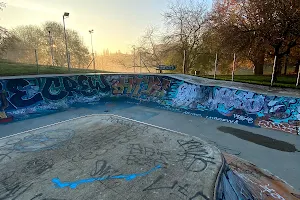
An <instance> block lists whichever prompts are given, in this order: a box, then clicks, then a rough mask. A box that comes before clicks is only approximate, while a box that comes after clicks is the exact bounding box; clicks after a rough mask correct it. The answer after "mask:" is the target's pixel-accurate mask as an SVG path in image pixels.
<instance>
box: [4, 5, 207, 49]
mask: <svg viewBox="0 0 300 200" xmlns="http://www.w3.org/2000/svg"><path fill="white" fill-rule="evenodd" d="M169 2H171V1H170V0H151V1H139V0H128V1H126V2H124V1H120V0H111V1H109V2H108V1H105V0H98V1H97V0H87V1H85V2H81V1H79V0H73V1H72V0H65V1H60V0H52V1H51V2H49V1H44V0H43V1H38V0H26V4H24V2H23V1H22V0H4V3H5V4H6V7H5V8H4V9H3V10H2V12H1V17H0V20H1V25H2V26H3V27H4V28H7V29H9V30H10V29H12V28H14V27H17V26H20V25H42V24H43V23H45V22H46V21H55V22H58V23H62V16H63V13H64V12H69V13H70V17H69V18H67V19H66V28H67V29H73V30H75V31H77V32H78V33H79V35H80V36H81V38H82V40H83V42H84V44H85V45H86V46H87V47H88V49H89V51H91V41H90V33H89V32H88V31H89V30H91V29H93V30H94V33H93V46H94V50H95V52H96V53H97V54H102V52H103V50H105V49H109V51H110V52H112V53H115V52H117V51H119V50H120V51H121V53H130V51H131V47H132V45H135V44H136V43H137V42H138V41H139V39H140V37H141V36H142V35H143V34H144V33H145V31H146V29H147V27H150V26H153V27H156V28H157V29H158V30H162V29H163V17H162V13H163V11H165V10H166V9H167V8H168V4H169ZM205 2H206V5H207V7H208V9H209V8H210V7H211V4H212V0H207V1H205ZM98 8H99V9H98ZM145 8H146V9H145ZM103 30H105V31H103Z"/></svg>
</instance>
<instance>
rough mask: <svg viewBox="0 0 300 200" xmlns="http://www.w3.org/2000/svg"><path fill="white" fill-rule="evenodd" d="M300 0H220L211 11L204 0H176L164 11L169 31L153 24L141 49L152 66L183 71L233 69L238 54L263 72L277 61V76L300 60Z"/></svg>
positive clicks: (239, 59)
mask: <svg viewBox="0 0 300 200" xmlns="http://www.w3.org/2000/svg"><path fill="white" fill-rule="evenodd" d="M299 14H300V3H299V1H298V0H276V1H274V0H264V1H261V0H215V1H214V3H213V6H212V8H211V9H210V10H208V9H207V5H206V4H205V2H204V1H199V0H189V1H184V0H177V1H176V2H173V3H171V4H170V6H169V8H168V10H166V11H165V12H164V14H163V16H164V24H165V29H166V31H165V32H164V33H162V34H157V35H155V29H154V28H150V29H148V30H147V31H146V34H145V36H144V37H143V38H142V39H141V42H140V46H139V49H140V51H142V54H144V59H145V60H146V61H147V63H148V65H152V66H154V65H156V64H157V63H164V64H176V66H177V69H178V71H180V72H182V73H192V72H193V71H194V70H199V71H200V72H202V73H204V74H205V73H208V72H210V71H211V70H213V68H214V63H215V59H216V56H215V54H216V53H218V54H219V62H218V68H219V69H221V70H222V71H223V72H226V71H231V68H232V66H233V65H232V63H233V54H236V55H237V58H238V62H239V63H238V64H239V65H243V66H249V67H250V68H253V69H254V70H253V71H254V73H255V74H256V75H262V74H263V73H264V66H265V64H266V63H271V64H272V62H273V60H274V58H275V56H276V58H277V59H276V63H275V80H276V77H277V76H279V75H281V74H286V73H287V70H286V69H287V66H289V65H293V66H294V67H295V70H294V73H297V72H298V71H297V70H298V69H299V64H300V17H299V16H300V15H299Z"/></svg>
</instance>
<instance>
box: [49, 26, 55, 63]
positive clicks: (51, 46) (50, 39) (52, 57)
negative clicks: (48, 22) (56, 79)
mask: <svg viewBox="0 0 300 200" xmlns="http://www.w3.org/2000/svg"><path fill="white" fill-rule="evenodd" d="M47 31H48V33H49V45H50V50H51V61H52V66H54V56H53V40H52V36H51V27H47Z"/></svg>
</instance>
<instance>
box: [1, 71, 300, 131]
mask: <svg viewBox="0 0 300 200" xmlns="http://www.w3.org/2000/svg"><path fill="white" fill-rule="evenodd" d="M0 92H1V94H2V95H1V101H0V108H1V111H0V112H1V113H2V115H3V116H4V114H5V113H7V114H9V115H11V116H13V117H14V118H15V119H16V120H18V119H23V118H24V117H25V116H30V115H34V114H36V113H40V114H41V113H42V114H43V113H45V112H54V111H57V110H61V109H67V108H69V107H70V106H71V105H73V104H76V103H88V102H98V101H101V100H103V98H107V97H108V98H109V97H125V98H128V100H127V101H132V102H133V101H135V102H136V101H137V102H140V103H144V105H147V104H148V105H151V106H152V105H154V106H158V107H159V108H162V107H163V108H166V109H168V110H172V109H179V110H180V111H183V112H184V113H189V114H192V115H197V116H202V117H204V118H208V119H215V120H219V121H224V122H230V123H238V124H243V125H247V126H258V127H263V128H270V129H275V130H280V131H284V132H287V133H291V134H299V132H300V131H299V130H300V128H299V122H300V99H299V98H294V97H278V96H267V95H264V94H257V93H255V92H252V91H243V90H236V89H230V88H224V87H216V86H203V85H196V84H191V83H188V82H185V81H182V80H178V79H175V78H170V77H168V76H156V75H130V74H128V75H125V74H122V75H116V74H96V75H74V76H53V77H35V78H16V79H0ZM4 94H5V95H4ZM149 103H150V104H149Z"/></svg>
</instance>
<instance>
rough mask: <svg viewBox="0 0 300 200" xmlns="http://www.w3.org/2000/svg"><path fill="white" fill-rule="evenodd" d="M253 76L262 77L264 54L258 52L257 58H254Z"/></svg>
mask: <svg viewBox="0 0 300 200" xmlns="http://www.w3.org/2000/svg"><path fill="white" fill-rule="evenodd" d="M253 64H254V74H255V75H263V74H264V64H265V52H264V51H259V53H257V56H255V57H254V61H253Z"/></svg>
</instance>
